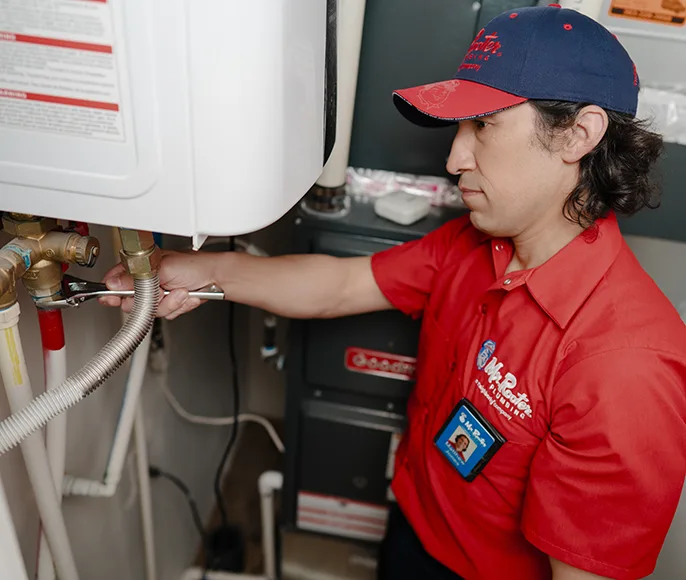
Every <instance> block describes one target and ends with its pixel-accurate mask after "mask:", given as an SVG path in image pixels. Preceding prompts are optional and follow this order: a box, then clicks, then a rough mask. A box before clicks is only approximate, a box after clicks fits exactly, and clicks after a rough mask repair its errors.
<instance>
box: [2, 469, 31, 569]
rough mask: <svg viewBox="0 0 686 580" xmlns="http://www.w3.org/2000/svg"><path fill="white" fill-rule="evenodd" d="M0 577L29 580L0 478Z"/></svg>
mask: <svg viewBox="0 0 686 580" xmlns="http://www.w3.org/2000/svg"><path fill="white" fill-rule="evenodd" d="M0 578H7V579H10V578H11V579H12V580H29V576H28V574H27V573H26V565H25V564H24V557H23V556H22V554H21V548H20V547H19V540H18V539H17V531H16V530H15V528H14V521H13V520H12V514H11V512H10V506H9V504H8V503H7V496H6V495H5V487H4V485H3V484H2V479H0Z"/></svg>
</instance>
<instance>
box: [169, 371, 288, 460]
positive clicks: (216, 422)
mask: <svg viewBox="0 0 686 580" xmlns="http://www.w3.org/2000/svg"><path fill="white" fill-rule="evenodd" d="M158 384H159V387H160V390H161V391H162V393H163V394H164V396H165V398H166V399H167V403H169V406H170V407H171V408H172V409H173V410H174V412H175V413H176V414H177V415H178V416H179V417H181V418H182V419H184V420H186V421H188V422H189V423H193V424H195V425H207V426H210V427H225V426H227V425H233V424H234V423H235V419H234V417H204V416H202V415H194V414H192V413H190V412H188V411H187V410H186V409H184V407H183V405H181V403H180V402H179V400H178V399H177V398H176V397H175V396H174V393H172V392H171V389H170V388H169V384H168V381H166V380H164V379H160V380H159V381H158ZM238 422H239V423H247V422H252V423H257V424H258V425H261V426H262V427H264V429H265V431H266V432H267V435H269V438H270V439H271V440H272V443H274V447H276V448H277V449H278V450H279V452H280V453H284V452H285V449H286V448H285V445H284V443H283V441H282V439H281V437H279V434H278V433H277V432H276V429H275V427H274V425H272V424H271V423H270V422H269V420H268V419H267V418H265V417H262V416H260V415H255V414H253V413H240V414H239V415H238Z"/></svg>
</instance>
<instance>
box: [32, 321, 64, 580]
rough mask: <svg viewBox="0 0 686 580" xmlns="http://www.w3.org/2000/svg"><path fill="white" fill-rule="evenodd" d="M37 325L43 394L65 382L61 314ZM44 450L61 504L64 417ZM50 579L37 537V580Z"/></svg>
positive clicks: (48, 559)
mask: <svg viewBox="0 0 686 580" xmlns="http://www.w3.org/2000/svg"><path fill="white" fill-rule="evenodd" d="M38 324H39V326H40V333H41V343H42V345H43V365H44V371H45V388H46V390H47V391H51V390H53V389H56V388H57V387H58V386H59V385H60V384H61V383H62V382H63V381H64V380H65V379H66V378H67V350H66V346H65V340H64V324H63V320H62V312H61V311H59V310H38ZM46 447H47V452H48V462H49V463H50V470H51V471H52V478H53V483H54V485H55V491H56V492H57V499H58V501H59V502H60V503H61V501H62V480H63V478H64V464H65V459H66V453H67V415H66V413H64V414H62V415H59V416H58V417H55V419H54V420H53V421H50V423H48V425H47V429H46ZM41 529H42V525H41ZM54 578H55V566H54V563H53V561H52V555H51V554H50V550H49V549H48V545H47V543H46V541H45V535H44V534H42V533H41V536H40V540H39V545H38V580H54Z"/></svg>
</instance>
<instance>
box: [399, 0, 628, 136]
mask: <svg viewBox="0 0 686 580" xmlns="http://www.w3.org/2000/svg"><path fill="white" fill-rule="evenodd" d="M638 91H639V79H638V74H637V72H636V67H635V66H634V63H633V61H632V60H631V57H630V56H629V54H628V53H627V52H626V50H625V49H624V47H623V46H622V45H621V43H620V42H619V40H617V38H616V37H615V36H614V35H613V34H612V33H610V32H609V31H608V30H607V29H606V28H605V27H603V26H602V25H601V24H599V23H598V22H596V21H595V20H593V19H592V18H589V17H588V16H585V15H583V14H581V13H579V12H577V11H576V10H568V9H565V8H560V6H559V5H558V4H550V5H549V6H528V7H523V8H519V9H514V10H508V11H507V12H504V13H502V14H500V15H499V16H496V17H495V18H494V19H493V20H491V21H490V22H489V23H488V24H487V25H486V26H485V27H484V28H482V29H481V30H480V31H479V33H478V34H477V35H476V37H475V38H474V40H473V42H472V43H471V45H470V47H469V49H468V51H467V54H466V55H465V57H464V59H463V61H462V63H461V64H460V65H459V67H458V69H457V73H456V74H455V76H454V77H453V78H452V79H450V80H446V81H441V82H436V83H432V84H428V85H422V86H418V87H413V88H408V89H401V90H397V91H394V93H393V102H394V103H395V106H396V107H397V108H398V110H399V111H400V113H401V114H402V115H403V116H404V117H405V118H407V119H408V120H410V121H411V122H413V123H415V124H417V125H422V126H427V127H432V126H433V127H436V126H445V125H451V124H454V123H457V122H459V121H463V120H465V119H474V118H477V117H483V116H485V115H490V114H493V113H497V112H498V111H502V110H505V109H508V108H510V107H514V106H516V105H519V104H521V103H523V102H525V101H527V100H530V99H541V100H554V101H571V102H576V103H590V104H595V105H598V106H599V107H602V108H604V109H606V110H611V111H617V112H620V113H628V114H630V115H632V116H635V115H636V109H637V106H638Z"/></svg>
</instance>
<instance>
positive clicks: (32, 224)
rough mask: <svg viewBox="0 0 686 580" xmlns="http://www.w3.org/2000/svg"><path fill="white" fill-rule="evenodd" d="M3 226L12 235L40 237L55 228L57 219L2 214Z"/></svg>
mask: <svg viewBox="0 0 686 580" xmlns="http://www.w3.org/2000/svg"><path fill="white" fill-rule="evenodd" d="M2 226H3V228H4V229H5V231H6V232H7V233H8V234H10V235H11V236H16V237H18V238H32V239H38V238H40V237H42V236H44V235H45V234H47V233H48V232H50V231H52V230H54V229H55V228H56V227H57V220H54V219H52V218H37V217H34V216H24V215H23V214H16V213H13V214H10V215H7V214H5V215H4V216H2Z"/></svg>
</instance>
